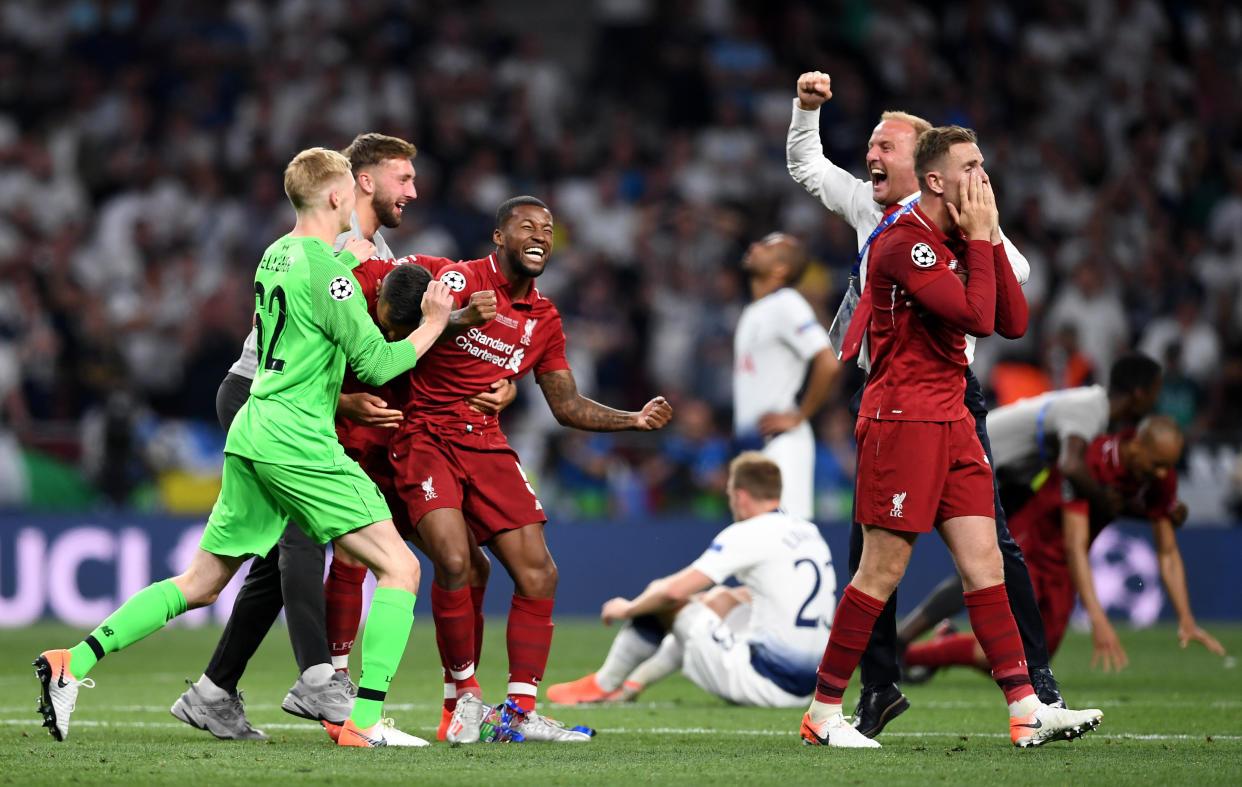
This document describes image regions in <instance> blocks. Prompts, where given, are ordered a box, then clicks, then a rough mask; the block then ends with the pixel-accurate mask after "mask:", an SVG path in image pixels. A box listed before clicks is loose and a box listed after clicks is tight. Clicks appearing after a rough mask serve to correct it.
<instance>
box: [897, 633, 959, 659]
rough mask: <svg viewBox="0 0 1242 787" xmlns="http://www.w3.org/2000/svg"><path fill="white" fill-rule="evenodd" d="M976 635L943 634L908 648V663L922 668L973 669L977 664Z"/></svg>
mask: <svg viewBox="0 0 1242 787" xmlns="http://www.w3.org/2000/svg"><path fill="white" fill-rule="evenodd" d="M975 642H976V640H975V635H974V634H956V633H955V634H943V635H941V636H939V637H935V638H933V639H929V640H926V641H925V642H916V643H914V644H913V645H911V646H910V647H908V648H906V663H907V664H911V665H915V666H921V667H950V666H962V667H971V666H974V663H975Z"/></svg>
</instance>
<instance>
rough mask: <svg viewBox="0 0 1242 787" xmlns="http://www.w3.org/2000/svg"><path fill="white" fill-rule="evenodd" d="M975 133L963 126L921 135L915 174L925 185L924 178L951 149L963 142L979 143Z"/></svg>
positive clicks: (915, 149)
mask: <svg viewBox="0 0 1242 787" xmlns="http://www.w3.org/2000/svg"><path fill="white" fill-rule="evenodd" d="M978 141H979V137H978V136H976V135H975V132H973V131H971V130H970V129H968V128H963V127H961V126H936V127H935V128H932V129H928V130H927V131H924V132H923V133H922V134H920V135H919V140H918V142H916V143H914V174H915V176H917V177H918V179H919V186H920V187H922V185H923V178H925V177H927V173H928V172H931V171H932V170H933V169H935V168H936V166H937V165H938V164H939V163H940V159H941V158H943V157H944V155H945V154H946V153H948V152H949V148H951V147H953V146H954V145H957V144H959V143H962V142H978Z"/></svg>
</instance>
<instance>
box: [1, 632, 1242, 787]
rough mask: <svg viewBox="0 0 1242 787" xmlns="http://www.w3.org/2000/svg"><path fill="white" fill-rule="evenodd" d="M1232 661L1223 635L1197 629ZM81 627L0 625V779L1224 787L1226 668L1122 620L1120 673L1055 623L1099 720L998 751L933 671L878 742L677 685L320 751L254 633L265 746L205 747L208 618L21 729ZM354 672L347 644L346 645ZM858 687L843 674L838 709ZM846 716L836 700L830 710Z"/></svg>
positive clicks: (499, 644)
mask: <svg viewBox="0 0 1242 787" xmlns="http://www.w3.org/2000/svg"><path fill="white" fill-rule="evenodd" d="M1208 629H1209V630H1210V631H1212V632H1213V633H1214V634H1215V635H1216V636H1217V637H1218V638H1219V639H1220V640H1221V642H1222V643H1223V644H1224V645H1225V647H1226V648H1227V649H1228V650H1229V652H1230V653H1231V654H1234V655H1236V654H1239V653H1242V626H1240V625H1237V624H1232V625H1225V624H1211V625H1209V626H1208ZM82 633H83V632H81V631H71V630H69V629H66V628H64V627H61V626H52V625H43V626H37V627H32V628H28V629H21V630H5V631H3V634H2V635H0V636H2V638H3V642H4V649H3V654H4V658H3V668H2V669H0V690H2V692H3V694H2V696H3V699H0V783H4V784H61V783H75V784H100V783H125V784H171V783H179V784H243V783H244V784H278V783H279V784H286V783H297V784H329V785H342V786H343V785H360V784H361V785H365V784H370V783H397V782H401V783H403V784H419V785H427V784H468V783H472V784H503V783H511V784H533V785H544V784H627V785H628V784H635V783H642V784H747V785H751V784H782V785H794V784H827V783H833V784H836V783H877V784H928V783H937V782H939V783H952V784H955V785H957V784H987V785H1000V784H1003V785H1020V784H1037V785H1056V784H1108V785H1116V784H1144V785H1163V784H1177V783H1181V784H1191V785H1195V786H1196V787H1198V785H1203V784H1233V785H1237V784H1242V671H1240V670H1239V669H1238V668H1236V667H1227V666H1225V665H1224V664H1223V663H1222V660H1221V659H1219V658H1217V657H1215V656H1212V655H1211V654H1209V653H1208V652H1207V651H1206V650H1204V649H1203V648H1201V647H1198V646H1191V648H1190V649H1188V650H1186V651H1182V650H1180V649H1179V647H1178V644H1177V639H1176V636H1175V633H1174V631H1173V629H1172V628H1171V627H1169V626H1162V627H1159V628H1155V629H1149V630H1146V631H1139V632H1131V631H1122V641H1123V643H1124V645H1125V647H1126V648H1127V651H1128V653H1129V655H1130V658H1131V663H1130V667H1129V668H1128V669H1126V670H1125V671H1124V672H1122V673H1120V674H1102V673H1099V672H1092V671H1091V670H1090V669H1089V662H1090V653H1091V643H1090V638H1089V636H1087V635H1085V634H1080V633H1073V632H1071V633H1070V635H1069V636H1068V637H1067V638H1066V642H1065V644H1064V646H1063V647H1062V650H1061V653H1060V654H1059V655H1058V657H1057V659H1056V661H1055V663H1054V667H1055V668H1056V672H1057V676H1058V677H1059V678H1060V679H1061V682H1062V685H1063V689H1064V692H1065V695H1066V697H1067V698H1068V699H1069V701H1070V703H1071V704H1072V705H1073V706H1075V707H1086V706H1095V707H1100V708H1102V709H1103V710H1104V724H1103V726H1102V727H1101V728H1100V729H1099V730H1098V731H1096V732H1095V733H1093V734H1091V735H1089V736H1088V737H1087V738H1085V739H1083V740H1080V741H1076V742H1074V743H1055V744H1049V745H1047V746H1044V747H1043V748H1040V749H1033V750H1017V749H1014V748H1013V747H1012V746H1011V745H1010V743H1009V740H1008V730H1007V724H1006V714H1005V709H1004V702H1003V698H1002V697H1001V694H1000V691H999V690H998V689H997V688H996V686H995V685H994V684H993V683H992V682H991V680H989V679H987V678H985V677H984V676H983V675H981V674H979V673H976V672H973V671H969V670H965V669H956V670H951V671H948V672H945V673H942V674H941V675H939V676H937V677H936V679H934V680H933V681H931V682H930V683H928V684H926V685H923V686H914V687H910V688H908V689H907V693H908V695H909V697H910V700H911V703H912V707H911V709H910V710H909V711H907V712H906V713H905V715H903V716H902V717H900V718H899V719H898V720H897V721H895V722H894V723H893V724H891V725H890V726H889V728H888V730H887V731H886V732H885V733H884V734H883V735H882V736H881V737H880V741H881V742H882V743H883V744H884V748H883V749H881V750H867V751H848V750H830V749H824V748H820V747H808V746H802V745H800V743H799V740H798V737H797V729H798V724H799V720H800V718H801V715H802V711H801V710H761V709H754V708H738V707H733V706H729V705H726V704H725V703H723V702H720V701H719V700H716V699H714V698H712V697H709V696H707V695H706V694H704V693H702V692H701V691H699V690H698V689H697V688H696V687H695V686H693V685H692V684H691V683H689V682H688V681H687V680H685V679H684V678H682V677H680V676H677V677H674V678H670V679H668V680H666V681H665V682H663V683H661V684H659V685H657V686H654V687H652V688H651V689H650V690H649V691H648V692H647V693H646V694H644V695H643V696H642V697H641V699H640V701H639V702H638V703H635V704H630V705H623V706H614V707H583V708H557V707H555V706H551V705H547V706H546V707H544V710H545V712H547V713H548V714H549V715H551V716H553V717H556V718H559V719H561V720H562V721H566V722H568V723H569V724H587V725H590V726H593V727H595V728H596V729H597V730H598V731H599V734H598V736H597V737H596V738H595V740H593V741H592V742H590V743H588V744H582V745H550V744H480V745H475V746H468V747H462V748H457V749H453V748H450V747H449V746H448V745H446V744H443V743H438V744H433V745H432V746H431V747H430V748H428V749H392V750H384V751H378V750H344V751H343V750H338V749H337V748H335V747H334V746H332V745H331V743H330V741H329V740H328V737H327V735H326V734H324V733H323V732H322V730H321V729H320V728H319V727H318V726H316V725H314V724H311V723H309V722H306V721H303V720H302V719H298V718H295V717H293V716H289V715H288V714H285V713H284V712H283V711H281V710H280V701H281V699H282V698H283V697H284V694H285V692H286V691H287V690H288V688H289V686H290V685H291V684H292V683H293V681H294V679H295V678H296V668H295V667H294V666H293V659H292V655H291V654H290V650H289V644H288V639H287V638H286V636H285V631H284V629H283V628H277V629H276V630H274V631H273V633H272V634H271V635H270V636H269V637H268V638H267V641H266V642H265V643H264V645H263V648H262V649H261V650H260V651H259V653H258V654H257V656H256V657H255V659H254V660H253V661H252V662H251V665H250V669H249V671H248V672H247V674H246V677H245V678H244V679H243V681H242V689H243V691H244V692H245V695H246V700H247V702H248V705H247V713H248V715H249V717H250V719H251V721H252V722H253V723H254V724H255V725H256V726H257V727H259V728H260V729H264V730H266V731H267V732H268V733H269V734H270V735H271V736H272V740H271V741H270V742H264V743H259V742H242V743H239V742H227V741H218V740H216V739H215V738H213V737H211V736H210V735H209V734H207V733H206V732H203V731H200V730H195V729H192V728H190V727H187V726H185V725H183V724H181V723H180V722H179V721H177V720H176V719H174V718H173V717H172V716H171V715H169V713H168V708H169V706H170V705H171V704H172V703H173V701H174V700H176V698H177V696H178V694H180V692H181V691H182V690H183V684H182V681H183V679H184V678H185V677H187V676H189V677H194V678H197V676H198V675H199V674H200V673H201V672H202V669H203V667H204V666H205V664H206V661H207V659H208V657H209V656H210V653H211V650H212V648H213V647H214V644H215V640H216V637H217V636H218V633H219V630H218V629H198V630H190V629H182V628H172V629H169V630H166V631H162V632H159V633H157V634H155V635H153V636H151V637H149V638H148V639H147V640H145V641H144V642H140V643H138V644H137V645H135V646H134V647H132V648H130V649H129V650H128V651H125V652H124V653H121V654H114V655H111V656H109V657H108V658H107V659H105V660H104V661H103V662H102V663H101V664H100V665H99V667H97V668H96V669H95V671H94V672H93V673H92V675H91V677H92V678H94V679H95V681H96V682H97V684H98V685H97V687H96V688H94V689H85V688H84V689H83V690H82V693H81V695H80V696H79V698H78V710H77V712H76V713H75V714H74V716H73V719H72V724H71V730H70V735H69V739H68V740H67V741H66V742H64V743H57V742H56V741H54V740H53V739H52V738H51V736H49V735H48V734H47V731H46V730H44V729H43V728H42V727H40V726H39V721H40V720H39V718H38V716H37V714H36V713H35V706H36V696H37V694H38V684H37V681H36V680H35V678H34V670H33V668H32V667H30V666H29V665H30V662H31V661H33V659H34V657H35V656H37V655H38V653H39V652H40V651H42V650H44V649H47V648H50V647H65V646H68V645H69V644H72V643H73V642H76V641H77V640H78V639H79V638H80V637H81V636H82ZM612 633H613V630H612V629H608V628H604V627H603V626H601V625H599V624H598V623H596V622H593V621H589V620H573V619H565V620H561V621H559V625H558V627H557V631H556V636H555V639H554V641H553V649H552V657H551V660H550V663H549V665H548V672H547V677H546V679H545V683H552V682H560V681H564V680H571V679H574V678H577V677H580V676H581V675H583V674H585V673H587V672H589V671H591V670H593V669H595V668H596V667H597V666H598V664H599V662H600V661H601V660H602V658H603V656H604V653H605V652H606V650H607V647H608V643H609V642H610V640H611V636H612ZM503 634H504V631H503V623H502V621H500V620H499V619H498V618H497V617H496V616H493V617H492V618H491V619H490V620H489V621H488V631H487V637H486V648H485V650H484V655H483V659H482V665H481V670H480V676H481V679H482V683H483V687H484V689H485V691H488V692H490V693H489V695H488V697H486V698H487V699H491V698H492V697H496V698H497V699H495V700H493V701H498V698H499V695H498V694H497V692H498V691H499V690H500V689H501V687H502V686H503V681H504V679H505V676H504V662H505V655H504V641H503ZM354 667H355V669H357V654H356V652H355V665H354ZM440 693H441V689H440V682H439V663H438V660H437V658H436V656H435V653H434V649H433V644H432V637H431V628H430V620H429V619H428V618H427V616H425V615H424V616H421V617H420V619H419V620H418V621H417V622H416V624H415V629H414V636H413V639H412V641H411V645H410V649H409V650H408V651H407V653H406V658H405V661H404V663H403V664H402V669H401V672H400V673H399V674H398V675H397V678H396V680H395V682H394V683H393V686H392V690H391V691H390V693H389V700H390V702H389V706H388V715H390V716H392V717H393V718H394V719H396V721H397V723H398V726H400V727H401V728H403V729H405V730H407V731H409V732H413V733H416V734H420V735H422V736H424V737H427V738H430V737H432V736H433V735H434V731H435V725H436V724H437V723H438V721H439V713H440V711H439V708H440V699H439V698H440ZM856 696H857V683H854V684H852V685H851V687H850V693H849V694H847V695H846V700H847V702H849V703H852V702H853V700H854V699H855V697H856ZM847 709H848V708H847Z"/></svg>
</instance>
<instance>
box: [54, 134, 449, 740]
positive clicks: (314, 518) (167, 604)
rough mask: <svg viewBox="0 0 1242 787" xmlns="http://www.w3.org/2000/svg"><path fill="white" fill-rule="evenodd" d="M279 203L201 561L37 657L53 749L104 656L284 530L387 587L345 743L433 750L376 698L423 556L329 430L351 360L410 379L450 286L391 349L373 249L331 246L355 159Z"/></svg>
mask: <svg viewBox="0 0 1242 787" xmlns="http://www.w3.org/2000/svg"><path fill="white" fill-rule="evenodd" d="M285 192H286V193H287V194H288V195H289V200H290V202H292V203H293V207H294V209H295V210H296V212H297V223H296V224H295V225H294V228H293V231H292V232H290V233H289V234H288V235H286V236H285V237H283V238H281V239H279V240H278V241H276V242H275V243H273V244H272V245H271V246H269V247H268V249H267V251H266V252H265V253H264V255H263V259H262V261H261V262H260V263H259V267H258V270H257V271H256V273H255V281H254V289H255V303H256V312H257V313H256V316H255V322H256V326H257V328H258V349H259V357H258V367H259V368H258V374H257V375H256V377H255V379H254V384H253V386H252V387H251V390H250V398H249V399H248V400H247V401H246V403H245V404H244V405H243V406H242V408H241V410H240V411H239V412H238V414H237V417H236V419H235V420H234V422H233V424H232V426H231V428H230V429H229V433H228V439H227V441H226V443H225V448H224V451H225V460H224V477H223V481H222V484H221V490H220V497H219V499H217V500H216V504H215V506H214V507H213V509H212V512H211V516H210V518H209V519H208V521H207V528H206V530H205V531H204V532H203V537H202V540H201V541H200V542H199V547H198V550H197V551H196V552H195V554H194V557H193V558H192V559H191V561H190V566H189V568H188V569H186V571H185V572H184V573H183V574H180V575H178V576H176V577H173V578H171V579H166V580H163V581H162V582H157V583H155V584H153V585H150V586H148V587H147V588H145V589H143V590H141V591H139V592H138V593H136V594H135V595H134V596H132V597H131V598H130V599H129V600H128V601H126V602H125V604H124V605H122V606H121V608H120V609H118V610H117V611H116V612H114V613H112V615H110V616H109V617H108V618H107V619H106V620H104V622H103V623H102V624H100V625H99V627H98V628H96V629H95V630H94V631H92V632H91V634H90V636H88V637H87V638H86V639H85V640H84V641H82V642H81V643H79V644H78V645H76V646H74V647H73V648H71V649H69V650H49V651H46V652H44V653H43V654H42V655H40V656H39V658H38V659H37V660H36V661H35V668H36V669H35V674H36V675H37V676H38V678H39V680H40V683H41V684H42V689H43V691H42V696H41V702H40V707H39V710H40V712H41V713H42V714H43V718H44V726H46V727H48V728H49V729H50V732H51V734H52V736H53V737H54V738H56V739H57V740H64V739H65V737H66V736H67V735H68V734H69V715H70V713H71V712H72V711H73V710H74V705H75V702H76V700H77V695H78V687H79V686H81V685H87V686H88V687H89V686H92V685H93V683H90V682H89V681H87V680H86V676H87V674H88V673H89V672H90V670H91V669H92V668H93V667H94V666H95V664H96V663H97V662H98V661H99V660H100V659H102V658H103V657H104V655H105V654H107V653H113V652H116V651H119V650H121V649H123V648H126V647H128V646H129V645H132V644H133V643H135V642H137V641H138V640H140V639H142V638H143V637H146V636H147V635H148V634H151V633H153V632H155V631H157V630H159V629H160V628H163V626H164V625H165V624H166V623H167V622H168V621H170V620H172V619H173V618H174V617H176V616H178V615H180V614H182V613H183V612H185V611H186V610H187V609H194V608H197V607H203V606H206V605H208V604H211V603H212V602H214V601H215V600H216V598H217V597H218V595H219V593H220V591H221V590H223V588H224V586H225V585H226V584H227V583H228V581H229V580H230V579H231V578H232V576H233V574H235V573H236V572H237V569H238V568H239V567H240V566H241V564H242V563H243V562H244V561H245V560H246V558H247V557H249V556H250V555H265V554H267V552H268V551H269V550H270V549H271V548H272V546H273V545H274V544H275V543H276V541H277V539H279V538H280V535H281V533H283V532H284V530H285V526H286V525H287V524H288V522H289V520H290V519H292V520H293V521H295V522H297V523H298V524H299V525H300V526H301V527H302V528H303V529H304V530H305V531H306V533H307V534H308V535H310V536H311V537H312V538H313V539H315V540H316V541H318V542H319V543H325V542H327V541H329V540H330V541H332V542H333V543H334V544H335V546H336V547H337V548H340V549H342V550H344V551H346V552H349V553H350V554H352V555H353V556H354V557H355V558H357V559H358V560H360V561H361V562H362V563H364V564H365V565H366V566H367V567H368V568H370V569H371V570H372V571H373V572H374V573H375V576H376V578H377V580H378V585H379V586H378V588H377V589H376V591H375V596H374V597H373V599H372V601H371V607H370V613H369V619H368V621H367V626H366V629H365V631H364V632H363V641H362V668H363V672H362V676H361V679H360V681H359V684H360V685H359V689H358V697H357V700H356V701H355V703H354V707H353V712H352V714H351V715H350V717H349V719H348V720H347V721H346V722H345V725H344V728H343V731H342V733H341V735H340V740H339V741H338V742H339V744H340V745H342V746H361V747H374V746H425V745H427V742H426V741H424V740H422V739H421V738H417V737H415V736H413V735H407V734H406V733H403V732H401V731H399V730H397V729H394V728H393V727H392V724H391V722H390V721H387V720H381V718H380V717H381V715H382V711H383V702H384V698H385V695H386V694H387V691H388V686H389V684H390V683H391V681H392V676H393V675H394V674H395V673H396V671H397V666H398V665H399V664H400V662H401V656H402V654H403V653H404V651H405V645H406V641H407V640H408V639H409V635H410V629H411V627H412V625H413V623H414V600H415V592H416V591H417V590H418V580H419V566H418V561H417V560H416V559H415V557H414V555H413V553H412V552H410V550H409V549H408V548H407V547H406V546H405V544H404V543H402V541H401V538H400V536H398V535H397V531H396V529H395V528H394V527H393V523H392V519H391V515H390V513H389V510H388V507H387V505H386V504H385V503H384V498H383V497H382V496H381V495H380V493H379V490H378V489H377V488H376V487H375V484H374V483H372V482H371V481H370V480H369V479H368V478H367V477H366V475H365V474H363V472H362V470H361V469H359V467H358V464H357V463H356V462H354V461H353V460H351V459H349V458H348V457H346V456H345V452H344V449H343V448H342V447H341V444H340V443H339V442H337V439H336V434H335V432H334V431H333V427H332V423H333V414H334V413H335V411H336V405H337V398H338V394H339V392H340V388H341V380H342V378H343V376H344V372H345V363H346V361H348V362H349V365H350V366H352V367H353V368H354V370H355V371H356V372H357V373H358V375H359V377H360V378H361V379H362V380H364V381H366V382H371V383H382V382H385V381H387V380H389V379H391V378H392V377H394V376H396V375H398V374H400V373H401V372H404V371H407V370H408V369H411V368H413V366H414V365H415V363H416V362H417V361H418V360H419V358H420V357H422V355H423V354H424V353H425V352H426V351H427V350H428V349H429V348H430V347H431V345H432V344H433V343H434V342H435V340H436V339H437V338H438V337H439V335H440V333H441V332H442V331H443V330H444V327H445V324H446V323H447V321H448V315H449V309H450V308H451V302H452V301H451V297H450V295H449V291H448V288H447V287H445V286H444V285H442V284H440V283H438V282H433V283H432V284H430V285H429V286H428V288H427V292H426V296H425V297H424V299H423V302H422V311H423V315H424V318H425V321H424V323H423V325H422V326H421V327H419V328H418V329H417V330H415V331H413V332H412V333H411V334H410V335H409V336H408V337H406V339H404V340H402V341H396V342H387V341H385V340H384V337H383V336H382V335H381V334H380V332H379V329H378V328H376V327H375V325H374V323H372V322H371V319H370V318H369V317H368V315H367V310H366V304H364V303H363V300H362V298H361V296H359V295H357V294H356V293H357V290H358V288H359V286H358V282H357V280H356V279H355V278H354V276H353V274H352V273H351V272H350V268H351V267H353V266H354V265H356V264H357V260H358V259H366V258H368V257H370V256H371V255H372V253H374V250H375V247H374V246H373V245H372V244H371V243H369V242H367V241H364V240H360V239H355V240H350V241H349V242H347V243H346V245H345V249H344V251H343V252H342V253H341V255H340V256H339V257H338V256H334V254H333V251H332V243H333V241H334V240H335V238H336V237H337V235H338V234H340V233H341V232H342V231H344V230H346V229H348V228H349V225H350V214H351V213H352V212H353V209H354V180H353V177H352V175H351V174H350V166H349V160H348V159H346V158H345V157H344V156H342V155H341V154H339V153H336V152H335V151H330V150H325V149H323V148H312V149H310V150H305V151H302V152H301V153H299V154H298V155H297V156H295V157H294V159H293V161H291V162H290V163H289V166H288V167H287V168H286V169H285Z"/></svg>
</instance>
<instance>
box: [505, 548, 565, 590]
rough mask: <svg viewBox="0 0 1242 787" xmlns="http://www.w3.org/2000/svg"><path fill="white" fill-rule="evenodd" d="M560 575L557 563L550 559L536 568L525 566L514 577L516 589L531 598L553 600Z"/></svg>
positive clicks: (549, 557)
mask: <svg viewBox="0 0 1242 787" xmlns="http://www.w3.org/2000/svg"><path fill="white" fill-rule="evenodd" d="M557 579H558V575H557V571H556V563H555V562H553V560H552V557H551V556H550V555H549V556H548V559H547V560H545V561H543V562H542V563H540V564H539V565H535V566H524V567H523V568H522V569H520V570H519V571H517V572H516V574H515V576H514V577H513V586H514V589H515V590H516V591H517V592H518V594H519V595H522V596H527V597H529V598H552V597H554V596H555V595H556V583H557Z"/></svg>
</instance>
